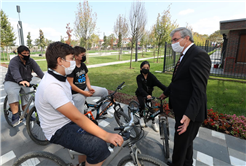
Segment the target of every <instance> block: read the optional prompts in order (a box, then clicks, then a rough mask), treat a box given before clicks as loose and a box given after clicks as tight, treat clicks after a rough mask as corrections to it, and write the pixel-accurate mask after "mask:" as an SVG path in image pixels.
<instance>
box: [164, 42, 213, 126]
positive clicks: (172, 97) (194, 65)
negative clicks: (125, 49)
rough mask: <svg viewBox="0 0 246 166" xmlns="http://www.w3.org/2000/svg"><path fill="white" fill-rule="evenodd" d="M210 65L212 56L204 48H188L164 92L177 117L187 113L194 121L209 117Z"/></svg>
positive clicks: (194, 46) (193, 46)
mask: <svg viewBox="0 0 246 166" xmlns="http://www.w3.org/2000/svg"><path fill="white" fill-rule="evenodd" d="M210 67H211V60H210V57H209V55H208V54H207V53H206V52H205V51H204V50H202V49H200V48H199V47H197V46H196V45H192V46H191V47H190V48H189V49H188V50H187V52H186V53H185V55H184V57H183V59H182V61H181V63H180V64H179V67H178V69H177V71H176V74H175V76H174V75H173V77H172V82H171V83H170V85H169V86H168V87H167V89H166V90H165V92H164V94H165V95H166V96H169V107H170V108H172V109H173V111H174V114H175V117H176V118H177V117H178V118H179V119H181V118H182V116H183V115H186V116H188V117H189V118H190V120H192V121H193V122H194V121H197V122H202V121H203V120H204V119H206V118H207V95H206V87H207V81H208V77H209V73H210Z"/></svg>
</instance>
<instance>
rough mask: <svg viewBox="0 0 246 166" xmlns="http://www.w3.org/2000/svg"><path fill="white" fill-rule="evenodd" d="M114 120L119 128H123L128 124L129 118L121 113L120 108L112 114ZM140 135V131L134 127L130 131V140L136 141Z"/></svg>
mask: <svg viewBox="0 0 246 166" xmlns="http://www.w3.org/2000/svg"><path fill="white" fill-rule="evenodd" d="M114 118H115V120H116V122H117V123H118V125H119V126H124V125H126V124H127V123H128V122H130V118H129V117H128V116H127V115H126V114H125V113H124V112H123V109H122V108H119V109H118V110H116V111H115V112H114ZM139 135H140V130H138V128H137V127H136V126H135V125H134V126H132V128H131V131H130V138H131V139H136V138H137V137H139Z"/></svg>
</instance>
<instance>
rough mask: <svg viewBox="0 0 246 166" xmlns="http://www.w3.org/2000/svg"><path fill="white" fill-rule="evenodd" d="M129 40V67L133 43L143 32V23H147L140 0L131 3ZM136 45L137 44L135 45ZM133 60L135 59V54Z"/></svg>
mask: <svg viewBox="0 0 246 166" xmlns="http://www.w3.org/2000/svg"><path fill="white" fill-rule="evenodd" d="M129 21H130V31H131V32H130V35H131V38H130V42H131V58H130V69H131V66H132V49H133V47H134V43H135V42H136V41H138V39H140V38H141V37H142V35H143V33H144V30H145V25H146V23H147V17H146V10H145V7H144V3H143V2H140V1H136V2H133V3H132V6H131V10H130V15H129ZM136 47H137V45H136ZM135 61H137V54H136V55H135Z"/></svg>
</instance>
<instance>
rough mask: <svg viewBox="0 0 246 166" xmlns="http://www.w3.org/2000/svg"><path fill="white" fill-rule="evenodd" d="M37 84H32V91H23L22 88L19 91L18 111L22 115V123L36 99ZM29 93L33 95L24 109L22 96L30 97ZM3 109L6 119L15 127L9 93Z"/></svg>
mask: <svg viewBox="0 0 246 166" xmlns="http://www.w3.org/2000/svg"><path fill="white" fill-rule="evenodd" d="M20 86H21V85H20ZM37 86H38V85H37V84H30V86H29V87H30V88H31V87H33V89H34V90H33V91H31V92H28V93H25V92H24V93H22V90H20V92H19V103H18V113H19V115H20V120H19V121H20V123H21V122H22V120H23V119H24V118H25V117H26V115H27V111H28V109H29V107H30V105H31V103H34V99H35V92H36V88H37ZM29 95H31V97H30V98H29V100H28V102H27V105H26V107H25V109H24V110H23V109H22V104H21V103H22V100H21V99H22V98H23V97H25V98H28V97H29ZM3 111H4V117H5V120H6V121H7V123H8V124H9V125H10V126H11V127H14V126H13V125H12V115H13V113H12V111H11V108H10V106H9V103H8V95H6V97H5V99H4V104H3Z"/></svg>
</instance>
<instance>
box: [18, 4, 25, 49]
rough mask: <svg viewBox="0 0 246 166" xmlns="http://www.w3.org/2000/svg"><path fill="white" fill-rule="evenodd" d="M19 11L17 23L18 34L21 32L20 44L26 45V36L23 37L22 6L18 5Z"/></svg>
mask: <svg viewBox="0 0 246 166" xmlns="http://www.w3.org/2000/svg"><path fill="white" fill-rule="evenodd" d="M16 9H17V12H18V13H19V21H18V24H17V28H18V34H19V41H20V45H25V43H24V37H23V28H22V22H21V20H20V6H18V5H17V6H16Z"/></svg>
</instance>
